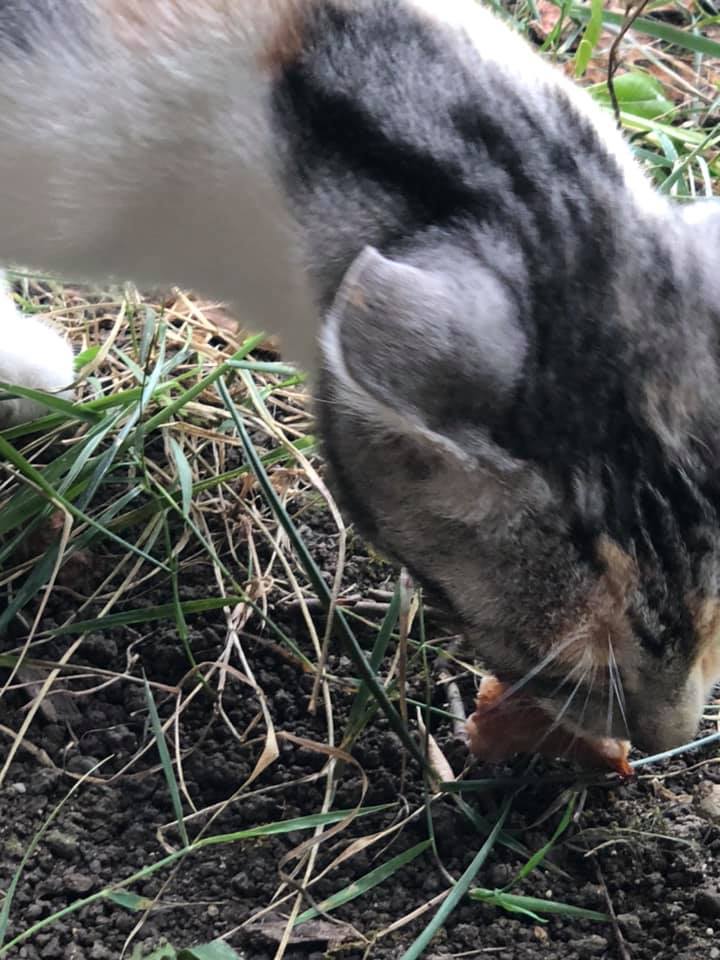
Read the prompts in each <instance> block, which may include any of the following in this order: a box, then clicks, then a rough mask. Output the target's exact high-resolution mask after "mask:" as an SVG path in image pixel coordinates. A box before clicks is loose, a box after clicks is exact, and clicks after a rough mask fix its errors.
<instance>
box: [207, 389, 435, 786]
mask: <svg viewBox="0 0 720 960" xmlns="http://www.w3.org/2000/svg"><path fill="white" fill-rule="evenodd" d="M217 388H218V392H219V393H220V396H221V397H222V400H223V402H224V404H225V406H226V408H227V410H228V412H229V413H230V415H231V417H232V418H233V421H234V423H235V427H236V429H237V431H238V434H239V435H240V439H241V441H242V445H243V449H244V450H245V456H246V457H247V459H248V461H249V463H250V466H251V467H252V470H253V473H254V474H255V476H256V477H257V480H258V483H259V484H260V487H261V489H262V491H263V494H264V496H265V499H266V500H267V502H268V506H269V507H270V508H271V510H272V511H273V513H274V514H275V516H276V517H277V520H278V522H279V523H280V525H281V526H282V528H283V530H284V531H285V533H286V534H287V536H288V539H289V540H290V542H291V543H292V545H293V547H294V548H295V550H296V551H297V554H298V557H299V559H300V563H301V564H302V567H303V569H304V571H305V575H306V576H307V578H308V580H309V581H310V583H311V584H312V587H313V589H314V590H315V592H316V594H317V596H318V599H319V600H320V601H321V603H322V604H323V605H324V606H325V609H326V610H328V611H329V610H330V609H331V607H332V594H331V593H330V589H329V587H328V586H327V584H326V583H325V581H324V580H323V578H322V577H321V575H320V571H319V570H318V568H317V567H316V565H315V561H314V560H313V558H312V557H311V555H310V553H309V551H308V549H307V547H306V546H305V542H304V541H303V539H302V537H301V536H300V535H299V534H298V532H297V529H296V528H295V524H294V523H293V522H292V520H291V519H290V516H289V515H288V513H287V511H286V510H285V508H284V507H283V505H282V503H281V502H280V498H279V497H278V496H277V494H276V493H275V490H274V489H273V486H272V484H271V483H270V479H269V477H268V475H267V473H266V471H265V468H264V467H263V465H262V461H261V460H260V458H259V457H258V454H257V451H256V450H255V447H254V446H253V443H252V441H251V439H250V436H249V434H248V432H247V430H246V428H245V424H244V423H243V421H242V420H241V418H240V417H239V416H238V412H237V408H236V406H235V404H234V403H233V400H232V397H231V396H230V393H229V391H228V389H227V386H226V385H225V383H224V381H223V380H222V379H220V380H218V382H217ZM333 613H334V621H335V625H336V627H337V629H338V631H339V633H340V635H341V637H342V639H343V641H344V642H345V646H346V649H347V653H348V656H349V657H350V659H351V660H352V662H353V665H354V667H355V669H356V670H357V671H358V673H359V674H360V677H361V678H362V680H364V681H365V682H366V683H367V685H368V687H369V688H370V691H371V693H372V695H373V697H374V698H375V699H376V700H377V702H378V703H379V704H380V707H381V709H382V711H383V713H384V714H385V716H386V717H387V720H388V723H389V724H390V726H391V727H392V729H393V730H394V731H395V733H396V734H397V735H398V737H399V738H400V740H401V742H402V743H403V744H404V746H405V747H406V749H407V751H408V753H410V755H411V756H412V757H413V758H414V759H415V760H416V761H417V763H418V765H419V766H420V768H421V769H424V768H425V766H426V764H425V758H424V757H423V755H422V753H421V751H420V750H419V748H418V746H417V744H416V743H415V741H414V740H413V738H412V737H411V736H410V732H409V731H408V729H407V728H406V727H405V724H404V723H403V722H402V720H401V718H400V715H399V714H398V712H397V710H396V709H395V707H394V706H393V705H392V703H391V701H390V698H389V697H388V695H387V693H386V691H385V689H384V688H383V686H382V684H381V683H380V682H379V681H378V678H377V676H376V675H375V672H374V671H373V669H372V668H371V666H370V664H369V663H368V661H367V658H366V656H365V653H364V652H363V649H362V647H361V646H360V644H359V643H358V641H357V637H356V636H355V634H354V633H353V631H352V630H351V629H350V627H349V625H348V622H347V620H346V619H345V617H344V616H343V615H342V612H341V611H340V610H338V609H337V608H335V610H334V611H333Z"/></svg>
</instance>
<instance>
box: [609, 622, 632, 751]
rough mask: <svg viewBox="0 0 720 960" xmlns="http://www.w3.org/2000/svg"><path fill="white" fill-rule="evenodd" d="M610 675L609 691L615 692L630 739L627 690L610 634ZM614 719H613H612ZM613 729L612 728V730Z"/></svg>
mask: <svg viewBox="0 0 720 960" xmlns="http://www.w3.org/2000/svg"><path fill="white" fill-rule="evenodd" d="M607 640H608V665H607V666H608V675H609V684H608V688H609V690H612V691H613V692H614V696H615V699H616V701H617V705H618V707H619V709H620V715H621V717H622V721H623V726H624V727H625V732H626V733H627V735H628V737H629V736H630V728H629V726H628V722H627V714H626V712H625V690H624V688H623V682H622V675H621V673H620V668H619V667H618V663H617V659H616V657H615V649H614V647H613V642H612V637H611V636H610V634H608V638H607ZM609 698H610V693H609V692H608V699H609ZM611 719H612V718H611ZM611 729H612V728H611Z"/></svg>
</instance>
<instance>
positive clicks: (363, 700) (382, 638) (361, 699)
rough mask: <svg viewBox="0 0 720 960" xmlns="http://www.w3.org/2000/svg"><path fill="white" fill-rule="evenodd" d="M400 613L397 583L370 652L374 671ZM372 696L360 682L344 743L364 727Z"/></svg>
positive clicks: (381, 658) (378, 664)
mask: <svg viewBox="0 0 720 960" xmlns="http://www.w3.org/2000/svg"><path fill="white" fill-rule="evenodd" d="M399 614H400V587H399V585H397V586H396V587H395V592H394V593H393V597H392V600H391V601H390V606H389V607H388V610H387V613H386V614H385V617H384V618H383V622H382V624H381V625H380V629H379V630H378V632H377V636H376V637H375V643H374V644H373V648H372V651H371V653H370V667H371V669H372V671H373V673H377V671H378V669H379V668H380V664H381V663H382V660H383V657H384V656H385V652H386V650H387V647H388V643H389V642H390V638H391V636H392V633H393V630H394V629H395V625H396V624H397V621H398V616H399ZM371 696H372V694H371V691H370V688H369V687H368V685H367V684H366V683H365V682H363V683H361V684H360V687H359V688H358V691H357V693H356V694H355V699H354V701H353V704H352V707H351V708H350V715H349V716H348V720H347V724H346V725H345V733H344V734H343V740H342V742H343V744H344V745H346V744H348V743H352V742H353V741H354V740H355V738H356V737H357V735H358V734H359V733H360V731H361V730H362V729H363V727H364V725H365V723H366V719H367V718H366V711H367V704H368V700H369V699H370V697H371Z"/></svg>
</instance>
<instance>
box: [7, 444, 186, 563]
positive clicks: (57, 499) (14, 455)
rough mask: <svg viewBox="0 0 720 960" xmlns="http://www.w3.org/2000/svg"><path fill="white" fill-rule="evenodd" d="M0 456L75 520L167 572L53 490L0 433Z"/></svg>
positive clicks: (152, 559) (151, 558)
mask: <svg viewBox="0 0 720 960" xmlns="http://www.w3.org/2000/svg"><path fill="white" fill-rule="evenodd" d="M0 456H1V457H4V458H5V459H6V460H9V461H10V463H12V465H13V466H14V467H15V468H16V469H17V470H18V471H19V472H20V473H21V474H22V476H23V477H25V478H26V479H27V480H29V481H30V482H32V483H34V484H35V486H36V487H39V488H40V490H42V492H43V493H44V494H45V495H46V497H47V499H48V500H50V501H51V502H52V503H55V504H56V506H62V507H64V509H65V510H67V512H68V513H70V514H71V515H72V516H73V517H75V519H76V520H82V521H83V523H87V524H89V525H90V526H91V527H94V528H95V529H96V530H97V531H98V532H99V533H102V534H103V535H104V536H106V537H107V538H108V539H109V540H112V541H113V543H116V544H118V545H119V546H121V547H122V548H123V549H124V550H129V551H130V552H131V553H134V554H136V555H138V556H140V557H142V559H143V560H146V561H147V562H148V563H150V564H151V565H152V566H154V567H159V568H160V569H161V570H164V571H165V572H166V573H167V572H168V568H167V566H166V565H165V564H164V563H163V562H162V561H161V560H156V559H155V558H154V557H151V556H150V555H149V554H147V553H145V551H143V550H140V549H139V548H138V547H136V546H135V545H134V544H132V543H128V541H127V540H123V539H122V538H121V537H118V536H117V535H116V534H114V533H113V532H112V531H111V530H108V529H107V528H106V527H103V526H102V524H99V523H98V522H97V521H96V520H94V519H93V518H92V517H89V516H88V515H87V514H86V513H84V511H82V510H80V509H78V507H76V506H75V504H74V503H71V502H70V501H69V500H68V499H66V497H64V496H63V495H62V494H61V493H59V492H58V491H57V490H55V489H54V488H53V487H52V486H51V485H50V484H49V483H48V482H47V481H46V480H45V478H44V477H43V475H42V473H40V471H39V470H36V469H35V467H34V466H33V465H32V464H31V463H30V462H29V461H28V460H26V459H25V457H24V456H23V455H22V454H21V453H19V452H18V451H17V450H16V449H15V447H13V446H12V444H10V443H8V441H7V440H6V439H5V437H3V436H2V435H0Z"/></svg>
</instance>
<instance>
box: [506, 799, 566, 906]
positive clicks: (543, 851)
mask: <svg viewBox="0 0 720 960" xmlns="http://www.w3.org/2000/svg"><path fill="white" fill-rule="evenodd" d="M576 800H577V794H575V793H573V794H571V796H570V799H569V800H568V804H567V807H566V808H565V813H564V814H563V815H562V819H561V820H560V823H559V824H558V825H557V827H556V829H555V832H554V833H553V835H552V837H550V839H549V840H548V842H547V843H546V844H545V845H544V846H542V847H541V848H540V849H539V850H537V851H536V852H535V853H534V854H533V855H532V856H531V857H530V859H529V860H528V861H527V863H526V864H524V866H522V867H521V868H520V870H519V871H518V874H517V876H516V877H515V879H514V880H511V881H510V883H509V884H508V885H507V887H506V888H505V889H506V890H509V889H510V887H514V886H515V884H517V883H519V882H520V881H521V880H524V879H525V877H527V876H528V874H530V873H532V872H533V870H535V868H536V867H539V866H540V864H541V863H542V862H543V860H544V859H545V857H546V856H547V855H548V853H549V852H550V851H551V850H552V848H553V847H554V846H555V844H556V843H557V841H558V840H559V839H560V837H561V836H562V835H563V833H565V831H566V830H567V828H568V826H569V825H570V821H571V820H572V815H573V812H574V810H575V801H576Z"/></svg>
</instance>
